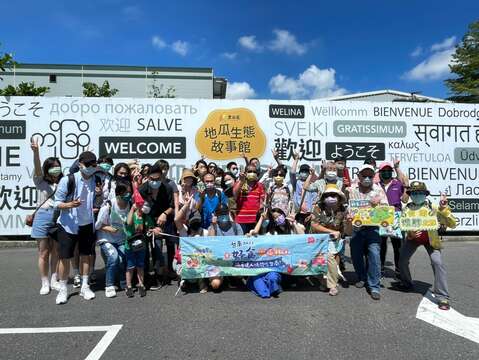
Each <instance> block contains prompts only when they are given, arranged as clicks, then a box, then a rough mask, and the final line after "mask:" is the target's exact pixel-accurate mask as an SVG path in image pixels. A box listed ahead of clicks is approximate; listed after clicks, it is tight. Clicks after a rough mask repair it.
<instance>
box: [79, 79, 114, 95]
mask: <svg viewBox="0 0 479 360" xmlns="http://www.w3.org/2000/svg"><path fill="white" fill-rule="evenodd" d="M117 93H118V89H113V88H110V83H109V82H108V81H106V80H105V81H104V82H103V85H102V86H98V85H97V84H95V83H91V82H86V83H83V96H86V97H112V96H115V95H116V94H117Z"/></svg>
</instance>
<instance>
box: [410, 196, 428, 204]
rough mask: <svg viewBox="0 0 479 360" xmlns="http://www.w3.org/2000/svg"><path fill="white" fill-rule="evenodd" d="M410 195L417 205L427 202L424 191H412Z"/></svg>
mask: <svg viewBox="0 0 479 360" xmlns="http://www.w3.org/2000/svg"><path fill="white" fill-rule="evenodd" d="M410 197H411V201H412V202H413V203H414V204H416V205H421V204H424V203H425V202H426V194H423V193H412V194H411V195H410Z"/></svg>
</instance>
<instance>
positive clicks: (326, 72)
mask: <svg viewBox="0 0 479 360" xmlns="http://www.w3.org/2000/svg"><path fill="white" fill-rule="evenodd" d="M269 88H270V91H271V93H272V94H281V95H287V96H289V97H290V98H291V99H300V98H311V99H318V98H324V97H331V96H339V95H343V94H345V93H346V92H347V91H346V89H343V88H341V87H339V86H338V84H336V70H334V69H333V68H329V69H320V68H318V67H317V66H316V65H311V66H310V67H309V68H307V69H306V70H305V71H304V72H302V73H301V74H299V75H298V77H297V78H292V77H287V76H285V75H283V74H278V75H276V76H273V77H272V78H271V79H270V81H269Z"/></svg>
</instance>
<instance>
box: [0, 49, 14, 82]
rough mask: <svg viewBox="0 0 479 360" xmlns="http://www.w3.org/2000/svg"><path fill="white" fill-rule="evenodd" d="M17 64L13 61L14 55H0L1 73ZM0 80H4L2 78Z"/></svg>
mask: <svg viewBox="0 0 479 360" xmlns="http://www.w3.org/2000/svg"><path fill="white" fill-rule="evenodd" d="M15 64H16V62H15V60H13V55H12V54H9V53H0V71H2V72H5V71H6V69H9V68H11V67H12V66H14V65H15ZM0 80H3V78H2V77H1V76H0Z"/></svg>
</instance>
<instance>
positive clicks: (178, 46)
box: [171, 40, 190, 56]
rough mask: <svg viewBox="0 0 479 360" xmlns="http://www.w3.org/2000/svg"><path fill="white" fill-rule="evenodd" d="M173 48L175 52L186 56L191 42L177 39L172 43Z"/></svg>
mask: <svg viewBox="0 0 479 360" xmlns="http://www.w3.org/2000/svg"><path fill="white" fill-rule="evenodd" d="M171 49H172V50H173V51H174V52H175V53H177V54H180V55H181V56H185V55H186V54H187V53H188V51H189V49H190V44H188V42H186V41H181V40H177V41H175V42H174V43H173V44H171Z"/></svg>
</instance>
